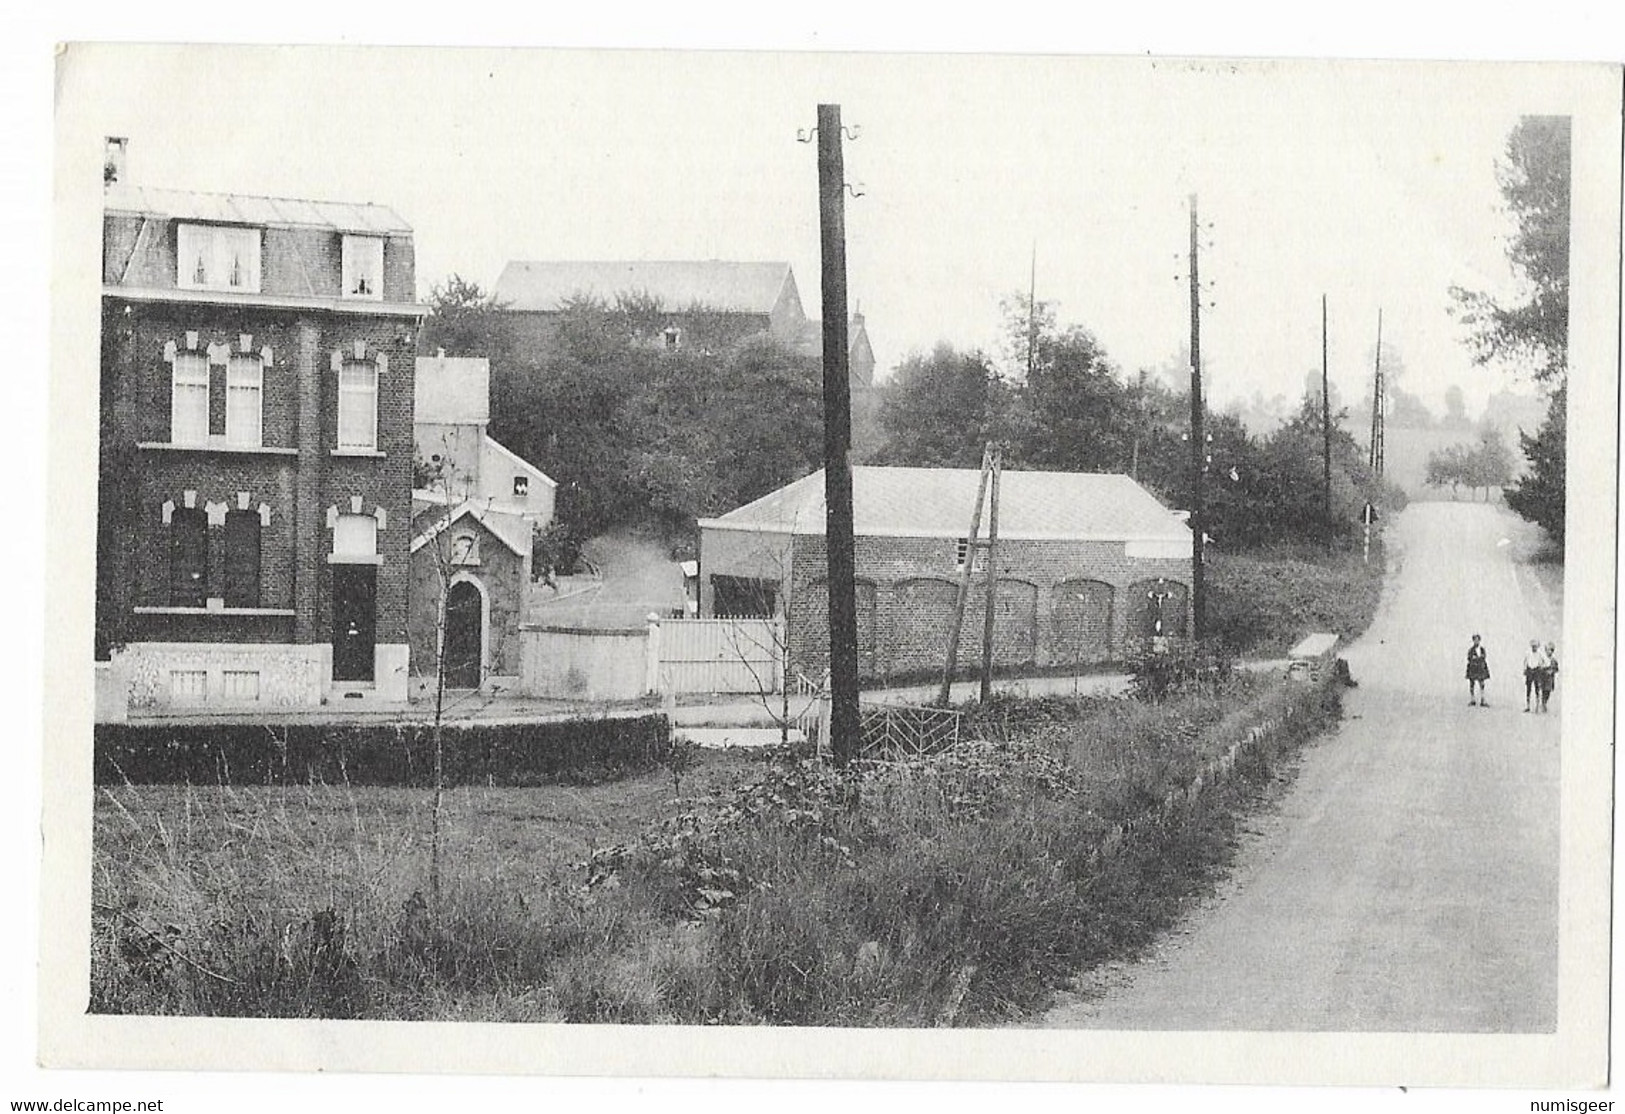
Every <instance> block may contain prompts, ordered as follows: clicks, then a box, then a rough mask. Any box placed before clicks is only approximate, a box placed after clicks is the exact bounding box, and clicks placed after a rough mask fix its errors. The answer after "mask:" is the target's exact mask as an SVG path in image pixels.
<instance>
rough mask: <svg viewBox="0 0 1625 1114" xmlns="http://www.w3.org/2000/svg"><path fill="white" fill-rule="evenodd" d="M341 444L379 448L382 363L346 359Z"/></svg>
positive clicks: (341, 385)
mask: <svg viewBox="0 0 1625 1114" xmlns="http://www.w3.org/2000/svg"><path fill="white" fill-rule="evenodd" d="M339 448H341V449H377V448H378V365H376V364H373V363H370V362H366V361H361V360H346V361H345V362H344V366H343V367H341V368H340V369H339Z"/></svg>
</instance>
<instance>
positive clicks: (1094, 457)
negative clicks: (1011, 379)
mask: <svg viewBox="0 0 1625 1114" xmlns="http://www.w3.org/2000/svg"><path fill="white" fill-rule="evenodd" d="M1018 399H1019V401H1020V406H1019V408H1018V410H1017V419H1016V422H1015V430H1016V432H1015V437H1014V438H1013V441H1014V444H1013V451H1012V453H1011V454H1010V456H1011V457H1012V458H1014V459H1016V460H1019V461H1020V462H1021V463H1022V464H1023V465H1027V466H1032V467H1037V468H1048V469H1054V470H1057V471H1063V472H1127V471H1128V470H1129V466H1130V463H1131V458H1132V456H1133V447H1134V431H1135V427H1136V424H1137V423H1136V407H1135V401H1134V399H1133V397H1132V395H1131V392H1130V390H1129V388H1128V386H1127V385H1126V384H1125V383H1124V382H1123V381H1122V379H1121V378H1120V377H1119V375H1118V372H1117V368H1116V367H1115V366H1114V365H1113V364H1112V363H1111V361H1110V359H1109V358H1108V357H1107V355H1106V351H1105V349H1104V348H1103V347H1102V346H1101V344H1100V342H1099V341H1098V340H1097V339H1096V338H1095V336H1094V334H1092V333H1090V332H1089V331H1088V330H1087V329H1084V328H1083V327H1081V326H1078V325H1073V326H1070V327H1068V328H1067V329H1066V330H1065V331H1063V332H1060V333H1058V334H1050V335H1046V336H1041V337H1039V338H1038V344H1037V348H1036V352H1035V357H1034V362H1033V369H1032V371H1031V372H1030V373H1029V374H1028V376H1027V380H1026V382H1025V383H1023V384H1022V387H1021V390H1020V391H1019V393H1018Z"/></svg>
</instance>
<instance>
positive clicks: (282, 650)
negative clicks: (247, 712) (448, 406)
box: [96, 144, 426, 717]
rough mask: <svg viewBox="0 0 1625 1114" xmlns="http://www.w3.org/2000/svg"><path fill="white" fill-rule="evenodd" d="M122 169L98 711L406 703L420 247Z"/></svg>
mask: <svg viewBox="0 0 1625 1114" xmlns="http://www.w3.org/2000/svg"><path fill="white" fill-rule="evenodd" d="M112 150H113V149H112V148H110V153H111V152H112ZM117 154H118V155H119V156H122V144H118V145H117ZM121 163H122V158H121V157H120V158H118V159H113V158H111V157H110V160H109V171H108V177H109V181H108V184H107V189H106V194H105V199H104V203H103V217H102V276H101V298H102V337H101V352H102V356H101V361H102V365H101V413H100V431H101V432H100V437H101V442H100V450H101V454H100V485H99V491H98V515H99V522H98V533H97V551H96V560H97V580H96V584H97V592H96V610H97V624H96V629H97V644H96V654H97V658H98V659H99V660H101V661H105V662H107V665H106V667H105V668H102V669H99V670H98V689H99V692H98V704H99V706H100V707H102V708H103V709H105V711H106V712H107V714H108V715H110V716H112V717H117V716H119V715H123V714H130V713H136V714H139V713H141V712H152V711H164V710H169V709H175V708H181V707H189V706H205V707H217V706H234V707H238V708H263V707H275V706H295V705H314V704H320V703H323V702H326V701H327V700H329V699H331V698H333V697H342V698H347V699H348V698H355V699H358V700H361V701H363V702H371V701H384V702H389V701H397V700H404V699H405V697H406V688H407V685H406V677H407V637H406V622H407V579H408V577H407V527H408V524H409V522H410V517H411V516H410V508H411V503H410V499H411V465H412V460H411V454H412V396H413V382H412V378H413V362H412V361H413V353H414V350H415V347H416V343H417V340H416V332H417V328H418V325H419V323H420V320H421V319H422V317H423V316H424V314H425V312H426V307H424V306H421V305H418V304H416V301H415V278H414V264H413V239H412V230H411V228H410V227H408V225H407V224H406V223H405V222H404V221H403V220H402V219H401V218H400V217H399V216H397V215H396V214H395V213H394V212H392V211H391V210H389V209H387V208H384V207H382V206H379V205H370V204H348V203H332V202H321V201H307V200H297V199H289V198H271V197H257V196H248V195H243V194H208V193H188V192H180V191H174V190H157V189H143V188H136V187H132V186H130V185H128V184H126V183H125V182H123V181H120V180H118V179H119V178H120V171H121ZM103 688H105V689H106V693H105V697H106V699H105V701H103V700H102V696H103V695H104V694H103V693H102V692H101V691H100V690H101V689H103Z"/></svg>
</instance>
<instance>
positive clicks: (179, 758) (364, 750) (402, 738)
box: [94, 715, 671, 788]
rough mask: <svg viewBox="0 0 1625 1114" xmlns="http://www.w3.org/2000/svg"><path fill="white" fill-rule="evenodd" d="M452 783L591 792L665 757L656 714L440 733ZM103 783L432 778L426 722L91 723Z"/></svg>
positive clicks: (419, 782)
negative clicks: (593, 785)
mask: <svg viewBox="0 0 1625 1114" xmlns="http://www.w3.org/2000/svg"><path fill="white" fill-rule="evenodd" d="M442 730H443V732H444V734H443V740H444V761H445V778H446V784H447V785H491V786H497V785H502V786H526V785H546V784H551V783H555V782H570V783H589V782H594V781H604V780H609V779H613V778H618V777H624V776H626V775H627V774H630V773H634V772H638V771H643V770H650V769H653V768H654V767H655V766H657V765H658V764H659V763H660V762H661V761H662V760H663V759H664V758H665V755H666V752H667V751H668V750H669V749H670V747H671V725H670V723H668V722H667V720H666V717H665V716H663V715H644V716H628V717H615V718H609V719H591V720H563V721H553V722H546V723H524V724H487V723H475V724H459V725H456V726H450V725H448V726H445V727H444V728H443V729H442ZM94 739H95V765H94V777H95V781H96V784H98V785H117V784H121V783H125V782H128V783H130V784H132V785H182V784H186V785H303V784H309V783H324V784H339V783H347V784H350V785H379V786H414V787H420V788H421V787H427V786H429V785H431V784H432V783H433V777H434V729H433V728H432V727H431V726H430V725H428V724H418V723H412V724H368V725H362V726H333V725H324V724H294V725H289V726H286V727H279V728H272V727H269V726H267V725H265V724H244V723H232V724H188V725H158V724H127V723H98V724H97V725H96V728H95V736H94Z"/></svg>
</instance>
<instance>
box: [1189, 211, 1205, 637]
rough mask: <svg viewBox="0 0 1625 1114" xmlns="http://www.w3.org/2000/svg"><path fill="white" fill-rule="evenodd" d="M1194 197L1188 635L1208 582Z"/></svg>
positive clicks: (1201, 611) (1198, 631)
mask: <svg viewBox="0 0 1625 1114" xmlns="http://www.w3.org/2000/svg"><path fill="white" fill-rule="evenodd" d="M1197 230H1198V225H1197V220H1196V195H1195V194H1194V193H1193V194H1191V275H1190V278H1191V534H1192V537H1191V634H1192V636H1193V638H1194V640H1195V641H1197V642H1200V641H1201V640H1202V637H1203V636H1204V635H1205V634H1206V633H1207V581H1206V577H1205V575H1204V573H1203V568H1202V557H1203V545H1204V541H1205V532H1206V530H1207V508H1206V505H1205V494H1204V492H1203V483H1204V481H1205V480H1206V478H1207V438H1206V437H1204V436H1203V434H1202V418H1203V409H1204V408H1203V405H1202V281H1201V278H1200V275H1199V274H1198V268H1197V255H1198V252H1199V251H1200V248H1199V245H1198V244H1197Z"/></svg>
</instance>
